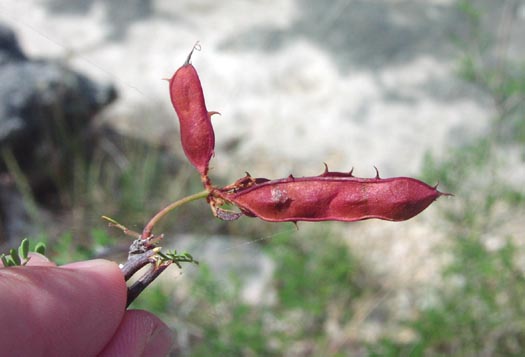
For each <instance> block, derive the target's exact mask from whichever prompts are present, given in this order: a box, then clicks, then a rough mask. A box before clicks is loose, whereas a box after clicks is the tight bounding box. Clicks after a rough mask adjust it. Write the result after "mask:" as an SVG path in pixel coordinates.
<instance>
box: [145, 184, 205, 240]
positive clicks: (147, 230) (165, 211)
mask: <svg viewBox="0 0 525 357" xmlns="http://www.w3.org/2000/svg"><path fill="white" fill-rule="evenodd" d="M209 194H210V191H208V190H204V191H201V192H198V193H195V194H193V195H190V196H186V197H184V198H181V199H180V200H178V201H175V202H173V203H172V204H170V205H168V206H166V207H164V208H163V209H162V210H160V211H159V212H157V214H156V215H154V216H153V218H151V219H150V220H149V222H148V224H146V227H144V230H143V231H142V236H141V238H142V239H147V238H149V237H150V236H151V232H152V231H153V227H154V226H155V224H157V223H158V222H159V221H160V220H161V219H162V218H163V217H164V216H165V215H167V214H168V213H170V212H171V211H173V210H174V209H175V208H177V207H180V206H182V205H185V204H186V203H190V202H192V201H196V200H199V199H201V198H206V197H208V195H209Z"/></svg>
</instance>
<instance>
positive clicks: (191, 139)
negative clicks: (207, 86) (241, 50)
mask: <svg viewBox="0 0 525 357" xmlns="http://www.w3.org/2000/svg"><path fill="white" fill-rule="evenodd" d="M197 46H198V45H195V46H194V48H193V49H192V50H191V52H190V54H189V55H188V58H187V59H186V62H185V63H184V64H183V65H182V67H180V68H179V69H178V70H177V71H176V72H175V74H174V75H173V77H171V79H170V97H171V102H172V104H173V107H174V108H175V111H176V112H177V116H178V117H179V123H180V137H181V142H182V148H183V149H184V153H185V154H186V157H187V158H188V160H189V161H190V162H191V164H192V165H193V166H195V168H196V169H197V170H198V171H199V173H200V174H201V176H203V177H206V176H207V173H208V163H209V161H210V159H211V157H212V156H213V151H214V148H215V134H214V132H213V127H212V124H211V120H210V117H211V115H213V114H217V112H208V110H207V109H206V104H205V102H204V94H203V92H202V87H201V82H200V80H199V76H198V74H197V71H196V70H195V67H193V65H192V64H191V63H190V59H191V55H192V54H193V51H194V50H195V49H196V48H198V47H197Z"/></svg>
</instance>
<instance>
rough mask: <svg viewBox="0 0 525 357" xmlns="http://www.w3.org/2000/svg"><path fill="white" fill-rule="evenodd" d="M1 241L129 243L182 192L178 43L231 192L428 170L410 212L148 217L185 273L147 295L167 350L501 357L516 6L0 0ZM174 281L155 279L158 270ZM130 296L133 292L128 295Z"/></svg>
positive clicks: (520, 5)
mask: <svg viewBox="0 0 525 357" xmlns="http://www.w3.org/2000/svg"><path fill="white" fill-rule="evenodd" d="M0 22H1V24H2V25H1V27H0V148H1V150H2V152H1V157H0V205H1V206H0V243H2V244H3V246H4V247H10V246H13V245H15V243H16V242H17V241H19V240H20V239H21V238H23V236H25V235H29V236H30V237H31V238H34V239H43V240H47V241H48V242H49V245H50V248H52V254H54V259H56V260H58V261H70V260H73V259H85V258H89V257H93V256H111V257H113V258H115V257H116V256H115V254H118V253H125V249H126V246H127V245H128V244H129V241H128V240H127V238H124V237H122V234H121V233H120V232H118V231H112V230H108V229H106V227H105V225H104V224H103V222H102V221H101V220H100V216H101V215H109V216H111V217H114V218H116V219H118V220H119V221H121V222H122V223H124V224H126V225H128V227H129V228H131V229H134V230H141V228H142V225H143V224H144V223H145V222H146V221H147V219H148V218H149V217H150V216H151V215H153V214H154V213H155V212H156V211H158V210H159V209H160V208H161V207H163V206H165V205H166V204H168V203H170V202H172V201H174V200H175V199H177V198H180V197H183V196H184V195H187V194H190V193H193V192H196V191H197V190H199V189H200V187H199V186H200V182H199V179H198V175H197V174H196V173H194V172H193V170H192V168H191V167H189V165H188V164H187V163H186V162H185V160H184V156H183V154H182V150H181V147H180V144H179V137H178V132H177V130H178V129H177V121H176V116H175V113H174V112H173V109H172V108H171V104H170V102H169V96H168V90H167V84H166V82H165V81H163V80H162V79H163V78H167V77H170V76H171V75H172V73H173V72H174V71H175V70H176V69H177V68H178V67H179V66H180V65H181V64H182V63H183V61H184V60H185V58H186V56H187V54H188V52H189V50H190V49H191V48H192V46H193V44H194V43H195V42H196V41H200V43H201V47H202V50H201V51H200V52H197V53H195V54H194V56H193V59H192V62H193V64H194V65H195V67H196V68H197V70H198V71H199V75H200V77H201V81H202V85H203V89H204V93H205V96H206V101H207V106H208V109H210V110H217V111H219V112H221V114H222V115H221V116H220V117H215V118H214V121H213V123H214V127H215V131H216V138H217V148H216V156H215V158H214V159H213V161H212V167H213V168H212V171H211V176H212V178H213V179H214V180H215V182H216V183H217V184H226V183H229V182H231V181H233V180H235V179H236V178H238V177H240V176H242V175H244V172H245V171H249V172H250V173H251V174H252V175H254V176H257V177H268V178H276V177H285V176H288V175H289V174H290V173H293V174H294V175H295V176H303V175H314V174H317V173H320V172H321V171H322V169H323V162H326V163H327V164H328V166H329V167H330V169H331V170H334V171H347V170H349V169H350V168H351V167H354V169H355V170H354V173H355V174H356V175H357V176H362V177H366V176H373V175H374V174H375V171H374V168H373V166H374V165H375V166H376V167H377V168H378V169H379V172H380V174H381V176H382V177H389V176H414V177H417V178H421V179H424V180H425V181H427V182H428V183H429V184H435V183H438V182H439V183H440V187H441V188H442V190H444V191H449V192H453V193H454V194H455V197H454V198H450V199H442V200H440V201H438V202H437V203H436V204H435V205H433V206H432V207H431V208H429V209H428V210H427V211H425V212H424V213H423V214H422V215H420V216H418V217H416V218H415V219H413V220H410V221H407V222H402V223H391V222H380V221H366V222H359V223H355V224H340V223H336V224H315V225H314V224H300V225H299V229H298V230H297V229H296V228H295V227H293V226H288V225H282V224H277V225H275V224H268V223H262V222H257V221H255V220H250V219H244V220H242V221H238V222H232V223H228V224H225V223H222V222H218V221H216V220H215V219H213V218H212V217H211V214H210V212H209V209H208V208H207V207H206V205H205V204H204V203H196V204H194V205H193V206H192V207H188V208H184V209H182V210H180V211H179V212H177V213H176V214H174V215H173V217H171V219H167V221H166V222H164V223H163V224H162V226H159V227H158V229H159V230H161V231H164V232H166V235H167V242H166V245H168V246H171V247H173V248H176V249H183V250H188V251H190V252H191V253H192V254H193V255H194V256H195V257H196V258H197V259H198V260H200V261H201V266H200V267H198V268H196V267H187V268H185V269H184V270H183V273H184V275H183V276H180V271H178V270H177V269H176V268H173V269H170V271H171V272H172V273H171V276H167V277H166V279H163V282H162V283H160V284H158V285H156V286H155V287H153V288H152V289H151V291H152V292H151V293H150V294H149V295H148V296H145V297H144V298H143V299H142V301H143V305H142V306H143V307H145V308H148V309H150V310H153V311H156V312H157V313H158V314H160V315H162V316H163V318H164V320H165V321H167V322H168V323H169V324H170V325H171V326H172V327H173V330H174V333H175V334H176V335H177V341H178V342H177V346H176V347H175V348H174V353H179V354H181V355H210V353H214V354H223V355H246V356H250V355H272V354H275V355H282V354H286V355H298V356H304V355H392V356H395V355H413V356H419V355H429V354H430V355H432V354H452V355H462V356H478V355H519V353H520V352H522V351H523V349H524V348H525V328H523V326H525V320H524V319H523V318H522V316H525V314H524V313H525V304H524V303H523V302H522V301H521V299H520V296H523V293H524V292H525V283H524V280H523V279H524V278H523V266H524V265H523V257H524V255H523V249H524V247H523V242H524V241H523V239H524V238H525V237H524V234H525V226H524V224H523V222H522V221H523V219H522V217H523V214H524V210H523V207H524V205H523V204H524V202H525V191H524V187H525V185H524V183H525V163H524V161H525V150H524V144H525V104H524V103H525V70H524V61H523V58H525V57H524V54H525V42H524V39H525V3H524V2H523V1H521V0H503V1H491V0H470V1H469V0H431V1H423V0H371V1H368V0H367V1H364V0H335V1H330V2H324V1H320V0H285V1H280V0H279V1H277V0H259V1H245V0H229V1H222V2H217V1H211V0H197V1H189V0H188V1H176V2H174V1H169V0H131V1H108V2H106V1H97V0H81V1H80V0H75V1H70V0H68V1H64V0H40V1H37V0H32V1H23V2H22V1H19V2H11V1H0ZM166 275H169V274H166ZM139 303H140V302H139Z"/></svg>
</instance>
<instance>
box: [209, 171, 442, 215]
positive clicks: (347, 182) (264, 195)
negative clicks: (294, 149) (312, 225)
mask: <svg viewBox="0 0 525 357" xmlns="http://www.w3.org/2000/svg"><path fill="white" fill-rule="evenodd" d="M257 180H258V181H259V182H262V183H256V180H255V179H253V184H252V185H251V186H249V187H247V188H242V189H240V190H230V191H228V192H224V191H220V192H218V193H216V194H217V196H219V197H220V198H221V199H222V200H225V201H227V202H231V203H233V204H235V205H236V206H238V207H239V208H240V209H241V211H242V212H243V213H244V214H246V215H248V216H255V217H258V218H261V219H263V220H265V221H272V222H285V221H293V222H295V221H347V222H351V221H359V220H364V219H369V218H378V219H383V220H389V221H404V220H407V219H409V218H412V217H414V216H415V215H417V214H418V213H420V212H421V211H423V210H424V209H425V208H427V207H428V206H429V205H430V204H431V203H432V202H433V201H434V200H436V199H437V198H438V197H439V196H441V195H448V194H444V193H441V192H439V191H438V190H437V189H436V187H432V186H429V185H427V184H426V183H424V182H421V181H419V180H416V179H413V178H409V177H393V178H387V179H381V178H379V177H376V178H357V177H353V176H352V175H351V173H350V174H345V173H341V172H329V171H328V170H326V171H325V172H324V173H323V174H322V175H320V176H315V177H301V178H294V177H288V178H286V179H279V180H271V181H265V182H264V181H260V179H257Z"/></svg>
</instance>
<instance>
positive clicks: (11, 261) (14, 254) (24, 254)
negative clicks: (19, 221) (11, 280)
mask: <svg viewBox="0 0 525 357" xmlns="http://www.w3.org/2000/svg"><path fill="white" fill-rule="evenodd" d="M30 246H31V242H30V241H29V239H27V238H24V239H23V240H22V241H21V242H20V246H19V247H18V249H15V248H11V249H10V250H9V253H8V254H4V253H2V254H0V261H2V264H3V265H4V267H12V266H23V265H26V264H27V263H28V262H29V260H30V259H31V257H30V256H29V252H30V251H33V252H36V253H40V254H44V253H45V250H46V246H45V243H43V242H37V243H36V245H35V246H34V248H33V250H31V248H30Z"/></svg>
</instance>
